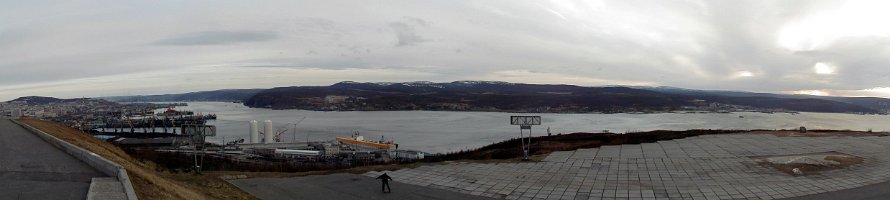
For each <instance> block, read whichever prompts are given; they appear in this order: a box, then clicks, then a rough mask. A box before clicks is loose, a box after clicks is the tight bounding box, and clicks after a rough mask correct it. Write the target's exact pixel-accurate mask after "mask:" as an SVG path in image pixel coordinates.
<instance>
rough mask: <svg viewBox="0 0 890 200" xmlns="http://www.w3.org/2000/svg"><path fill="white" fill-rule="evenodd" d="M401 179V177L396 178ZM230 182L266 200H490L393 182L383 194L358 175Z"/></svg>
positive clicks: (375, 183)
mask: <svg viewBox="0 0 890 200" xmlns="http://www.w3.org/2000/svg"><path fill="white" fill-rule="evenodd" d="M393 179H395V180H398V177H393ZM229 182H230V183H232V184H234V185H235V186H238V188H241V189H242V190H244V191H247V192H248V193H250V194H252V195H254V196H256V197H259V198H261V199H265V200H277V199H430V200H435V199H490V198H486V197H480V196H473V195H468V194H463V193H457V192H452V191H448V190H442V189H435V188H427V187H421V186H416V185H408V184H403V183H399V182H395V181H391V182H390V186H391V188H392V193H383V192H382V191H381V188H380V187H381V185H380V181H379V180H376V179H374V178H371V177H367V176H362V175H356V174H333V175H319V176H306V177H296V178H254V179H241V180H231V181H229Z"/></svg>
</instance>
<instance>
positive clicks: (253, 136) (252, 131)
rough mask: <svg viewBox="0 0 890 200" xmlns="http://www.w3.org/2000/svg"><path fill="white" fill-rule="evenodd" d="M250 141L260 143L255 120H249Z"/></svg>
mask: <svg viewBox="0 0 890 200" xmlns="http://www.w3.org/2000/svg"><path fill="white" fill-rule="evenodd" d="M250 143H251V144H256V143H260V129H259V126H258V123H257V121H256V120H250Z"/></svg>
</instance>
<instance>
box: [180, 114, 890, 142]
mask: <svg viewBox="0 0 890 200" xmlns="http://www.w3.org/2000/svg"><path fill="white" fill-rule="evenodd" d="M177 109H180V110H191V111H195V112H203V113H214V114H217V115H218V117H219V119H218V120H217V121H216V122H214V123H213V124H215V125H216V126H217V127H218V128H217V133H218V134H217V137H213V138H209V139H208V140H210V141H211V142H217V143H219V142H222V141H223V140H226V141H231V140H235V139H242V138H243V139H245V140H246V139H247V135H248V122H249V121H250V120H257V121H259V122H260V123H262V121H264V120H272V121H273V122H274V124H275V127H276V129H279V128H287V129H288V130H287V132H285V133H284V134H282V135H283V136H282V140H283V142H291V141H294V140H296V141H305V140H306V136H307V134H308V137H309V139H310V140H312V141H319V140H333V139H334V138H335V137H349V136H350V135H351V134H352V133H353V132H354V131H359V132H360V133H361V134H362V135H363V136H365V138H371V139H375V140H376V139H380V137H381V136H385V137H386V140H395V141H396V143H399V147H400V149H413V150H420V151H425V152H430V153H442V152H452V151H458V150H461V149H472V148H477V147H481V146H484V145H487V144H491V143H494V142H499V141H503V140H506V139H510V138H515V137H518V136H519V127H517V126H511V125H510V124H509V117H510V116H511V115H541V116H542V117H543V120H544V122H543V125H541V126H535V127H533V135H546V134H547V127H550V132H551V133H553V134H558V133H574V132H601V131H603V130H609V131H611V132H627V131H650V130H688V129H795V128H797V127H800V126H806V127H807V128H809V129H839V130H840V129H849V130H868V129H873V130H875V131H885V130H890V123H888V122H890V116H887V115H853V114H837V113H800V114H797V115H792V114H789V113H775V114H766V113H751V112H741V113H697V114H685V113H657V114H553V113H540V114H528V113H523V114H516V113H500V112H446V111H355V112H353V111H350V112H322V111H307V110H270V109H261V108H249V107H246V106H244V105H241V104H237V103H222V102H190V103H189V106H185V107H180V108H177ZM739 116H743V118H740V117H739ZM303 117H306V119H305V120H304V121H303V122H301V123H300V124H299V125H297V128H296V137H294V131H293V128H294V126H293V125H292V124H293V123H294V122H295V121H297V120H300V119H301V118H303ZM287 124H290V125H287Z"/></svg>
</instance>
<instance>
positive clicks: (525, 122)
mask: <svg viewBox="0 0 890 200" xmlns="http://www.w3.org/2000/svg"><path fill="white" fill-rule="evenodd" d="M510 124H511V125H518V126H519V141H520V143H522V159H523V160H528V153H529V150H530V149H531V146H532V126H534V125H541V116H510ZM526 130H528V137H526V136H525V131H526Z"/></svg>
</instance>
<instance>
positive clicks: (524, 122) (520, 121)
mask: <svg viewBox="0 0 890 200" xmlns="http://www.w3.org/2000/svg"><path fill="white" fill-rule="evenodd" d="M510 125H520V126H531V125H541V116H510Z"/></svg>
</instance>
